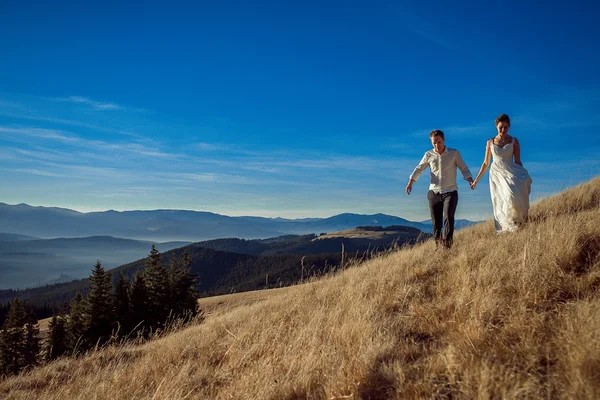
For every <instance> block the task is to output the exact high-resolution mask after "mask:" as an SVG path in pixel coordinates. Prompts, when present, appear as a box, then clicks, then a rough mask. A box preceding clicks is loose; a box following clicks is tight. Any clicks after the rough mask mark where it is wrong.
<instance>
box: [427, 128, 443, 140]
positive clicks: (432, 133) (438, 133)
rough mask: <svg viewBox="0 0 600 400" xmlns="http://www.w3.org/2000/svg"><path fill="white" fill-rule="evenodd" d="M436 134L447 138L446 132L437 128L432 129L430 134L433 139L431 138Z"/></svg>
mask: <svg viewBox="0 0 600 400" xmlns="http://www.w3.org/2000/svg"><path fill="white" fill-rule="evenodd" d="M434 136H439V137H441V138H442V139H444V140H446V139H445V138H444V132H442V131H440V130H439V129H436V130H433V131H431V133H430V134H429V139H431V138H432V137H434Z"/></svg>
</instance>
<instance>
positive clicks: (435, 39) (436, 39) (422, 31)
mask: <svg viewBox="0 0 600 400" xmlns="http://www.w3.org/2000/svg"><path fill="white" fill-rule="evenodd" d="M406 28H407V29H408V30H409V31H411V32H414V33H416V34H417V35H419V36H421V37H423V38H425V39H427V40H429V41H430V42H432V43H435V44H437V45H439V46H441V47H443V48H445V49H448V50H452V46H451V45H450V43H448V42H447V41H446V40H445V39H443V38H442V37H440V36H437V35H436V34H434V33H433V32H431V31H428V30H426V28H425V27H424V26H416V25H412V24H408V25H406Z"/></svg>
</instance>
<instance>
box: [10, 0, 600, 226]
mask: <svg viewBox="0 0 600 400" xmlns="http://www.w3.org/2000/svg"><path fill="white" fill-rule="evenodd" d="M127 3H128V4H127V5H124V4H120V2H115V3H111V2H108V1H106V2H80V3H73V2H68V3H67V2H65V3H64V4H61V2H60V1H56V2H39V3H35V2H27V1H19V2H2V3H0V54H1V61H0V201H2V202H5V203H9V204H16V203H28V204H32V205H44V206H59V207H67V208H73V209H76V210H80V211H91V210H108V209H115V210H132V209H157V208H178V209H192V210H203V211H211V212H216V213H221V214H227V215H260V216H268V217H275V216H283V217H289V218H297V217H326V216H331V215H334V214H337V213H341V212H356V213H378V212H381V213H386V214H392V215H397V216H401V217H404V218H407V219H411V220H424V219H427V218H429V215H428V214H429V211H428V207H427V201H426V197H425V195H426V192H427V187H428V184H427V179H426V178H427V174H425V175H423V177H422V179H421V180H419V182H418V183H416V184H415V187H414V190H413V194H412V195H411V196H410V197H409V196H407V195H406V194H405V193H404V187H405V185H406V181H407V179H408V176H409V175H410V173H411V172H412V170H413V168H414V166H415V165H416V164H417V163H418V161H419V160H420V158H421V156H422V155H423V153H424V152H425V151H426V150H428V149H429V148H430V147H431V145H430V143H429V138H428V133H429V131H431V130H432V129H443V130H444V131H445V133H446V136H447V145H448V146H450V147H453V148H458V149H459V150H460V151H461V153H462V154H463V158H464V159H465V161H466V162H467V164H468V165H469V167H470V169H471V171H472V172H473V174H476V173H477V171H478V170H479V167H480V165H481V162H482V160H483V155H484V149H485V142H486V139H488V138H490V137H492V136H493V135H494V134H495V128H494V123H493V121H494V119H495V117H496V116H497V115H498V114H500V113H502V112H505V113H508V114H509V115H510V116H511V119H512V121H513V124H512V128H511V133H512V134H513V135H515V136H516V137H518V138H519V140H520V142H521V147H522V159H523V163H524V166H525V167H526V168H527V169H528V170H529V172H530V174H531V176H532V178H533V181H534V183H533V187H532V190H533V192H532V195H531V198H532V200H534V201H535V200H537V199H540V198H543V197H545V196H548V195H550V194H552V193H555V192H557V191H561V190H563V189H564V188H566V187H569V186H572V185H575V184H578V183H580V182H583V181H586V180H588V179H590V178H592V177H594V176H597V175H598V174H599V173H600V157H599V156H598V154H599V151H600V141H599V140H598V133H597V132H598V130H599V129H600V113H599V111H598V110H600V51H598V50H600V49H599V46H598V40H599V38H600V25H599V24H597V23H596V20H595V19H596V16H597V15H599V13H600V6H599V5H598V4H597V2H591V1H590V2H577V1H570V2H563V3H562V4H558V5H553V6H544V8H540V6H539V5H536V4H534V3H529V2H502V3H495V4H487V3H486V2H468V3H466V2H462V3H453V4H452V5H450V4H449V3H448V2H442V1H440V2H427V3H425V2H391V1H390V2H347V1H346V2H315V3H311V2H296V3H288V2H227V1H223V2H211V3H202V2H198V4H195V5H190V4H187V3H189V2H184V3H179V2H177V1H169V2H162V3H160V2H151V3H148V2H145V3H142V2H139V3H135V2H127ZM483 3H486V4H483ZM459 188H460V189H459V190H460V202H459V207H458V211H457V217H459V218H468V219H472V220H478V219H485V218H490V217H491V215H492V214H491V212H492V210H491V200H490V195H489V186H488V184H487V176H486V177H485V178H484V179H483V180H482V183H481V184H480V185H479V186H478V188H477V190H476V191H474V192H472V191H471V190H470V189H469V188H468V185H467V183H466V182H464V181H461V182H459Z"/></svg>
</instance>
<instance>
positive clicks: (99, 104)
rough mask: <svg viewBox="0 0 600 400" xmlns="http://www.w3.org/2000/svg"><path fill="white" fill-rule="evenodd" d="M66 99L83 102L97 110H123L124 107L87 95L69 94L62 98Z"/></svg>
mask: <svg viewBox="0 0 600 400" xmlns="http://www.w3.org/2000/svg"><path fill="white" fill-rule="evenodd" d="M61 100H65V101H71V102H73V103H83V104H87V105H89V106H91V107H92V108H93V109H95V110H122V109H123V108H124V107H122V106H120V105H118V104H115V103H103V102H100V101H94V100H91V99H88V98H87V97H82V96H69V97H67V98H65V99H61Z"/></svg>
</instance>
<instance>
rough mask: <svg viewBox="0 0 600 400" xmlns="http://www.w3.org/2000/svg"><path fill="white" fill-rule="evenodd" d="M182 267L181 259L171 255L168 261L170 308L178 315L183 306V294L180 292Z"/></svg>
mask: <svg viewBox="0 0 600 400" xmlns="http://www.w3.org/2000/svg"><path fill="white" fill-rule="evenodd" d="M182 275H183V268H182V266H181V261H180V260H179V259H178V258H176V257H175V256H172V257H171V261H170V262H169V288H170V290H169V297H170V302H169V303H170V309H171V312H172V313H173V315H180V314H181V312H182V310H183V308H184V304H183V303H184V298H183V297H184V296H182V293H181V278H182Z"/></svg>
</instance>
